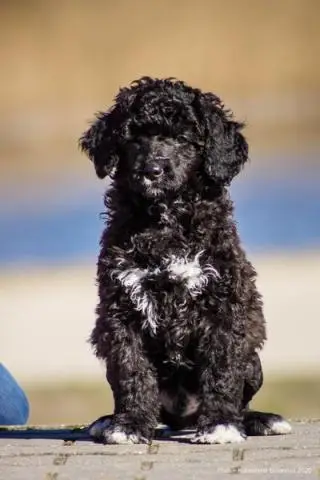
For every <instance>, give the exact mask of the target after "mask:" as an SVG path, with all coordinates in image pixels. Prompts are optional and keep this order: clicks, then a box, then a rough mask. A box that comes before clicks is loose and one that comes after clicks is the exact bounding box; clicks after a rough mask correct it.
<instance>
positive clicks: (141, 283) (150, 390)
mask: <svg viewBox="0 0 320 480" xmlns="http://www.w3.org/2000/svg"><path fill="white" fill-rule="evenodd" d="M242 128H243V124H241V123H238V122H236V121H235V120H234V119H233V115H232V113H231V112H230V111H228V110H227V109H225V107H224V105H223V104H222V102H221V100H220V99H219V98H218V97H217V96H216V95H214V94H212V93H203V92H201V91H200V90H199V89H195V88H191V87H189V86H187V85H186V84H185V83H184V82H181V81H176V80H174V79H164V80H159V79H151V78H149V77H144V78H142V79H140V80H139V81H136V82H134V83H133V84H132V85H131V86H130V87H128V88H123V89H121V90H120V92H119V94H118V95H117V96H116V98H115V103H114V106H113V107H112V108H111V109H110V110H109V111H108V112H106V113H99V114H98V115H97V118H96V120H95V122H94V123H93V124H92V126H91V127H90V128H89V130H88V131H87V132H85V133H84V135H83V136H82V137H81V139H80V145H81V148H82V149H83V150H84V151H85V152H86V153H87V154H88V156H89V157H90V159H91V160H92V161H93V163H94V166H95V169H96V172H97V175H98V176H99V177H100V178H103V177H105V176H106V175H110V176H111V178H112V180H113V183H112V186H111V188H110V189H109V190H108V191H107V193H106V195H105V206H106V207H107V212H108V221H107V226H106V229H105V231H104V233H103V235H102V239H101V252H100V256H99V261H98V284H99V296H100V303H99V305H98V307H97V321H96V325H95V328H94V330H93V332H92V336H91V342H92V345H93V346H94V348H95V352H96V354H97V356H98V357H99V358H101V359H103V360H104V361H105V362H106V365H107V378H108V381H109V383H110V385H111V387H112V390H113V394H114V400H115V411H114V418H113V422H112V424H111V425H108V426H107V427H106V428H105V431H104V432H103V434H104V440H105V441H107V442H115V443H117V442H118V441H119V443H121V441H122V440H126V441H132V442H139V441H148V440H150V439H151V438H152V436H153V434H154V429H155V427H156V425H157V423H158V421H159V420H161V421H163V422H165V423H166V424H168V425H169V426H171V427H172V428H182V427H186V426H190V425H196V426H197V432H198V433H197V435H196V437H195V441H199V442H207V441H208V442H211V441H213V442H216V443H220V440H219V438H218V437H219V435H218V436H217V426H220V427H221V426H223V427H224V428H225V430H228V428H229V427H230V426H232V428H233V430H232V431H233V433H234V432H236V433H237V432H238V438H234V437H233V438H231V439H230V438H229V439H228V435H226V436H225V437H224V440H222V441H239V440H241V438H242V437H244V435H245V432H246V430H247V433H248V432H249V433H251V434H254V433H255V432H258V433H259V434H260V433H263V432H264V430H263V428H261V424H260V423H259V414H256V416H255V417H254V418H253V417H252V415H251V413H250V415H251V416H250V419H249V420H248V425H250V428H246V418H247V417H248V412H247V406H248V403H249V402H250V400H251V398H252V397H253V395H254V394H255V393H256V392H257V391H258V389H259V388H260V386H261V384H262V371H261V365H260V360H259V357H258V353H257V351H258V350H259V349H260V348H261V347H262V346H263V343H264V341H265V339H266V333H265V321H264V317H263V311H262V300H261V296H260V294H259V293H258V291H257V289H256V286H255V278H256V273H255V271H254V269H253V267H252V265H251V264H250V262H249V261H248V260H247V259H246V256H245V252H244V250H243V249H242V247H241V244H240V240H239V237H238V233H237V228H236V224H235V221H234V218H233V204H232V201H231V199H230V196H229V193H228V190H227V188H226V187H227V186H228V185H229V184H230V182H231V180H232V179H233V177H234V176H235V175H237V174H238V173H239V171H240V170H241V168H242V167H243V165H244V164H245V162H246V161H247V158H248V145H247V142H246V140H245V138H244V136H243V135H242V133H241V130H242ZM264 415H268V414H264ZM270 415H271V414H270ZM265 418H266V417H264V420H265ZM268 418H269V420H270V422H271V423H272V418H273V417H268ZM279 418H281V417H279ZM277 420H278V417H277ZM270 422H269V423H270ZM271 423H270V425H271ZM255 425H256V426H257V425H258V427H257V428H255ZM270 425H269V427H270ZM271 426H272V425H271ZM270 428H271V427H270ZM229 430H230V428H229ZM229 430H228V431H229ZM100 433H101V432H100ZM268 433H270V431H269V432H268ZM272 433H276V432H272ZM210 434H213V436H210ZM231 437H232V435H231ZM236 437H237V435H236ZM217 438H218V440H217ZM226 438H227V440H226Z"/></svg>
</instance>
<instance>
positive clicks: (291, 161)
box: [0, 0, 320, 424]
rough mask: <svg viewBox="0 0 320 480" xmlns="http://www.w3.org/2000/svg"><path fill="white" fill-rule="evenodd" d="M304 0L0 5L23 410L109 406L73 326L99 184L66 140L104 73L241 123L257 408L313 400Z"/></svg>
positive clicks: (3, 142)
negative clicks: (214, 100)
mask: <svg viewBox="0 0 320 480" xmlns="http://www.w3.org/2000/svg"><path fill="white" fill-rule="evenodd" d="M319 18H320V2H319V1H318V0H282V1H281V2H279V1H278V0H269V1H268V2H265V1H263V0H242V1H241V2H236V1H230V0H229V1H228V0H225V1H215V0H197V1H196V0H161V1H152V2H151V1H148V0H117V1H116V0H90V1H88V0H78V1H72V0H65V1H64V2H57V1H53V0H52V1H50V0H41V1H40V0H33V1H31V0H20V1H19V0H10V1H9V0H7V1H5V0H3V1H1V2H0V27H1V28H0V61H1V89H0V119H1V121H0V192H1V193H0V194H1V198H0V264H1V274H0V292H1V297H0V332H1V333H0V352H1V353H0V360H1V361H2V362H3V363H4V364H5V365H6V366H7V368H8V369H9V370H10V371H11V372H12V373H13V375H14V376H15V377H16V378H17V379H18V381H19V382H20V383H21V384H22V386H23V387H24V388H25V390H26V392H27V394H28V396H29V398H30V402H31V418H30V422H31V423H47V424H50V423H73V422H86V421H91V420H93V419H94V418H95V417H96V416H98V415H101V414H103V413H107V412H110V411H111V410H112V399H111V395H110V391H109V388H108V386H107V384H106V382H105V380H104V368H103V365H100V364H99V363H98V361H97V360H96V359H95V358H94V356H93V353H92V352H91V350H90V348H89V345H88V343H87V338H88V336H89V334H90V331H91V329H92V326H93V323H94V308H95V304H96V300H97V299H96V286H95V262H96V256H97V252H98V242H99V237H100V233H101V231H102V228H103V222H102V220H101V219H100V218H99V213H100V212H102V211H103V203H102V194H103V192H104V190H105V188H106V185H107V184H106V182H104V181H99V180H98V179H97V178H96V177H95V174H94V170H93V168H92V165H91V164H90V162H89V161H88V160H87V158H86V157H85V156H84V155H81V154H80V152H79V150H78V147H77V140H78V137H79V136H80V134H81V133H82V132H83V131H84V130H85V129H86V128H87V125H88V121H89V120H90V119H92V117H93V113H94V112H95V111H97V110H101V109H104V108H108V107H109V106H110V105H111V103H112V99H113V97H114V95H115V94H116V93H117V91H118V89H119V87H120V86H125V85H127V84H128V83H129V82H131V81H132V80H134V79H137V78H139V77H140V76H141V75H151V76H158V77H166V76H175V77H178V78H179V79H182V80H185V81H187V82H188V83H190V84H192V85H193V86H197V87H200V88H202V89H204V90H209V91H213V92H215V93H216V94H218V95H219V96H221V97H222V98H223V100H224V101H225V103H226V104H227V105H228V106H230V107H231V108H232V110H233V111H234V112H235V115H236V118H237V119H239V120H244V121H246V122H247V129H246V134H247V138H248V140H249V144H250V158H251V162H250V164H249V165H248V166H247V168H246V170H245V171H244V172H243V173H242V174H241V175H240V176H239V178H238V179H237V180H236V181H235V182H234V184H233V186H232V193H233V197H234V200H235V204H236V216H237V221H238V224H239V229H240V231H241V234H242V238H243V243H244V246H245V248H246V249H247V252H248V255H249V258H250V259H251V260H252V261H253V262H254V264H255V266H256V268H257V271H258V274H259V287H260V289H261V291H262V292H263V295H264V298H265V313H266V317H267V321H268V337H269V339H268V343H267V345H266V347H265V349H264V351H263V355H262V359H263V365H264V371H265V384H264V387H263V388H262V391H261V393H259V394H258V395H257V397H256V400H255V402H254V403H255V406H256V407H259V408H266V409H275V410H277V411H279V412H281V413H283V414H285V415H288V416H291V417H297V416H300V417H301V416H302V417H308V416H319V415H320V372H319V367H320V347H319V338H320V318H319V298H320V281H319V277H320V160H319V153H320V109H319V105H320V102H319V100H320V64H319V49H320V34H319Z"/></svg>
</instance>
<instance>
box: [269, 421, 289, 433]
mask: <svg viewBox="0 0 320 480" xmlns="http://www.w3.org/2000/svg"><path fill="white" fill-rule="evenodd" d="M270 428H271V432H272V434H273V435H285V434H287V433H290V432H291V430H292V427H291V425H290V423H289V422H287V421H286V420H279V421H276V422H273V424H272V425H271V426H270Z"/></svg>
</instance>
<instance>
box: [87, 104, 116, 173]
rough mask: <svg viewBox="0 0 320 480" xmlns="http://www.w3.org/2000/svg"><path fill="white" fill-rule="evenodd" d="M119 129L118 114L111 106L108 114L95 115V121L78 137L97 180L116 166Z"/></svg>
mask: <svg viewBox="0 0 320 480" xmlns="http://www.w3.org/2000/svg"><path fill="white" fill-rule="evenodd" d="M119 127H120V121H119V112H118V111H117V108H116V107H115V106H113V107H112V108H111V109H110V110H109V111H108V112H99V113H97V114H96V120H95V121H94V122H93V123H92V125H91V127H90V128H89V129H88V130H87V131H86V132H84V133H83V135H82V136H81V137H80V140H79V145H80V148H81V150H82V151H83V152H85V153H86V154H87V155H88V157H89V158H90V160H91V161H92V162H93V163H94V167H95V170H96V173H97V176H98V177H99V178H104V177H106V176H107V175H109V174H110V173H111V171H112V170H113V168H115V167H116V166H117V163H118V153H117V139H119V134H120V132H119Z"/></svg>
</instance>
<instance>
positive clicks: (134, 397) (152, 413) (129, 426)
mask: <svg viewBox="0 0 320 480" xmlns="http://www.w3.org/2000/svg"><path fill="white" fill-rule="evenodd" d="M106 340H107V342H106V344H105V348H106V363H107V379H108V382H109V384H110V386H111V388H112V391H113V396H114V403H115V407H114V416H113V418H112V420H111V421H110V418H107V419H106V421H103V419H102V421H99V420H98V421H97V422H95V423H94V424H93V425H92V427H91V432H90V433H91V435H92V436H93V437H95V438H96V439H97V440H98V441H102V442H104V443H118V444H120V443H147V442H149V441H150V440H151V439H152V437H153V434H154V430H155V428H156V426H157V419H158V409H159V404H158V402H159V401H158V398H159V397H158V386H157V381H156V376H155V373H154V371H153V368H152V366H151V365H150V363H149V361H148V359H147V357H146V356H145V354H144V352H143V349H142V345H141V338H140V336H139V335H137V334H135V333H134V332H132V331H130V330H129V329H127V328H123V327H121V325H118V328H116V329H115V330H114V331H110V330H109V332H108V335H107V337H106Z"/></svg>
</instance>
